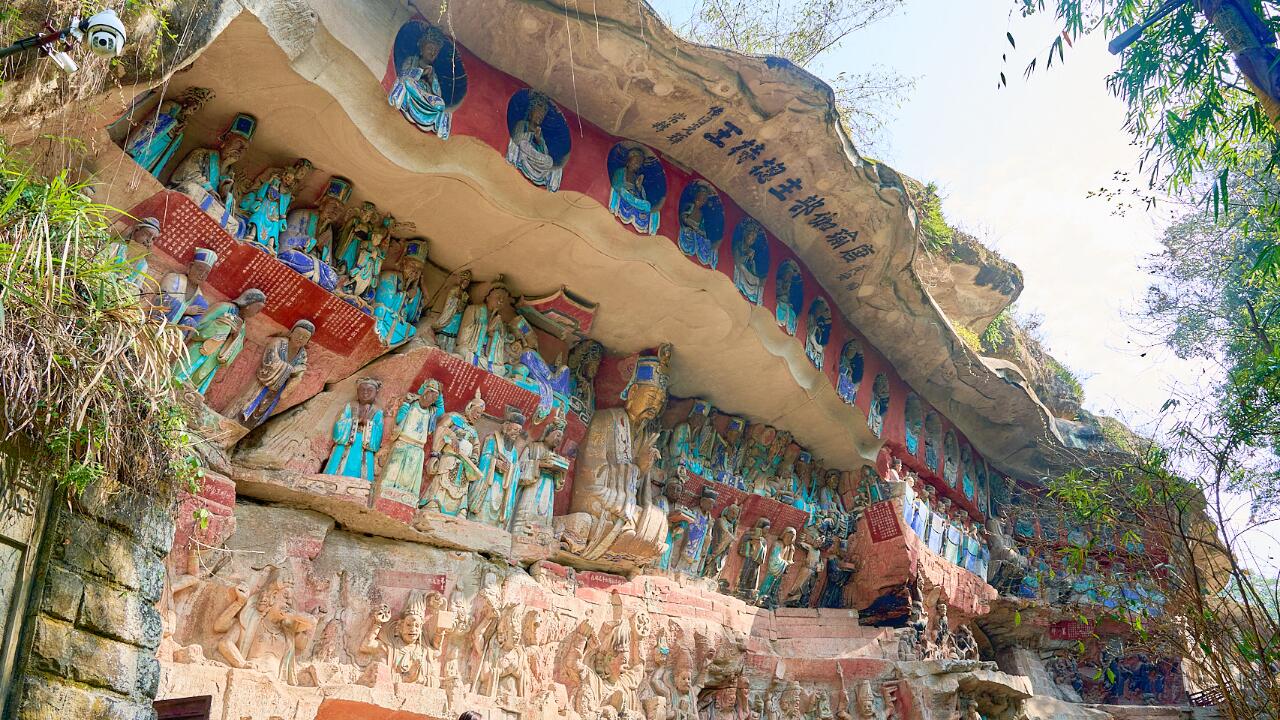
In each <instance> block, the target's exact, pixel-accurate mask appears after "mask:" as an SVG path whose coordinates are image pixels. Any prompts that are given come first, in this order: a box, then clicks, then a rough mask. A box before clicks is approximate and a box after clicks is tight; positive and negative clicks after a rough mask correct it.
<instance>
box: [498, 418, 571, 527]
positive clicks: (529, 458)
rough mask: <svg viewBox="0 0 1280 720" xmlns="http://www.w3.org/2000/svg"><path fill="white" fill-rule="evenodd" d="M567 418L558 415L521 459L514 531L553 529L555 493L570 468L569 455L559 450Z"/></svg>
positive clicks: (513, 518) (513, 522) (513, 521)
mask: <svg viewBox="0 0 1280 720" xmlns="http://www.w3.org/2000/svg"><path fill="white" fill-rule="evenodd" d="M564 428H565V420H564V417H563V416H560V415H556V416H554V417H552V418H551V422H550V423H549V424H548V425H547V428H546V430H544V431H543V434H542V439H541V440H539V441H537V442H535V443H532V444H531V445H530V446H529V448H528V450H527V451H526V453H525V456H524V459H523V462H522V463H521V465H522V467H521V473H520V486H519V488H518V496H517V499H516V509H515V514H514V515H513V516H512V518H511V531H512V532H517V533H522V534H525V535H534V534H538V533H549V532H551V529H552V510H553V509H554V504H555V494H556V492H557V491H558V490H560V489H561V488H562V487H563V486H564V480H565V474H566V473H567V472H568V469H569V461H568V459H567V458H565V457H563V456H561V455H559V454H558V453H557V452H556V450H557V448H559V446H560V441H561V439H562V438H563V437H564Z"/></svg>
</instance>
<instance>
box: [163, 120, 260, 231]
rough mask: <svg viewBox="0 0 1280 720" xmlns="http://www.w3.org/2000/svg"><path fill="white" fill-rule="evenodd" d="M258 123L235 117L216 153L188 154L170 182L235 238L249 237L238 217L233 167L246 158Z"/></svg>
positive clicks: (207, 150)
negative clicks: (246, 152) (246, 151)
mask: <svg viewBox="0 0 1280 720" xmlns="http://www.w3.org/2000/svg"><path fill="white" fill-rule="evenodd" d="M257 122H258V121H257V120H256V119H254V117H253V116H252V115H245V114H243V113H241V114H239V115H236V117H235V119H234V120H232V122H231V127H230V129H228V130H227V132H226V133H225V134H224V135H223V136H222V143H221V144H220V145H219V146H218V148H217V149H213V148H201V149H198V150H192V151H191V152H190V153H187V156H186V157H185V158H183V159H182V162H180V163H178V166H177V167H176V168H174V169H173V175H172V177H170V178H169V184H170V186H171V187H173V188H174V189H175V190H177V191H178V192H180V193H182V194H184V195H186V196H187V197H189V198H191V199H192V201H194V202H195V204H196V205H198V206H199V207H200V210H202V211H203V212H204V213H205V214H206V215H208V216H209V217H211V218H213V220H214V222H216V223H218V226H219V227H221V228H222V229H223V230H226V231H227V233H229V234H230V235H231V236H232V237H234V238H243V237H246V236H247V234H248V225H247V223H246V222H245V220H244V218H242V217H240V216H239V215H237V214H236V213H235V209H236V198H235V171H234V167H233V166H234V165H235V164H236V163H237V162H239V160H240V158H242V157H244V153H245V150H247V149H248V147H249V140H250V138H252V137H253V133H254V130H255V129H256V128H257Z"/></svg>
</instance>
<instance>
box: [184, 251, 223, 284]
mask: <svg viewBox="0 0 1280 720" xmlns="http://www.w3.org/2000/svg"><path fill="white" fill-rule="evenodd" d="M217 262H218V254H217V253H216V252H214V251H212V250H210V249H208V248H196V251H195V256H194V257H193V258H192V260H191V264H190V265H189V266H187V279H188V280H190V281H191V282H193V283H195V284H196V285H197V286H198V285H200V284H201V283H203V282H204V281H205V280H207V279H208V278H209V271H210V270H213V266H214V265H215V264H216V263H217Z"/></svg>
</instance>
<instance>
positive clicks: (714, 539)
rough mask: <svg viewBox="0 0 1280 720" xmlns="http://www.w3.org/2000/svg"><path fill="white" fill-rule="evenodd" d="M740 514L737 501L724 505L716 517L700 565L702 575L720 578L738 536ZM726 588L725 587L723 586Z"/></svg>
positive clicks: (715, 578) (740, 507) (714, 578)
mask: <svg viewBox="0 0 1280 720" xmlns="http://www.w3.org/2000/svg"><path fill="white" fill-rule="evenodd" d="M741 516H742V506H741V505H739V504H738V503H733V504H730V505H726V506H725V507H724V509H723V510H721V511H720V516H719V517H717V518H716V522H715V526H714V527H713V528H712V530H711V539H710V542H709V544H708V546H707V553H706V560H705V562H704V563H703V566H702V576H703V577H706V578H711V579H713V580H721V579H722V578H721V577H720V574H721V573H723V572H724V566H725V563H726V562H727V561H728V559H729V553H731V552H733V543H734V541H735V540H736V539H737V537H738V519H739V518H740V517H741ZM725 589H727V587H726V588H725Z"/></svg>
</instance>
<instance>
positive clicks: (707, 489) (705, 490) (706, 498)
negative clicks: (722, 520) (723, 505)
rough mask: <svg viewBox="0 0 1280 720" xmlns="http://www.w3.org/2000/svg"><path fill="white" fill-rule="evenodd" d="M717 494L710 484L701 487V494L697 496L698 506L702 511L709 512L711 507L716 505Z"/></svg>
mask: <svg viewBox="0 0 1280 720" xmlns="http://www.w3.org/2000/svg"><path fill="white" fill-rule="evenodd" d="M718 497H719V494H718V493H717V492H716V491H715V490H713V489H712V488H711V486H710V485H704V486H703V487H702V494H701V496H699V497H698V507H699V508H700V509H701V510H702V512H707V513H709V512H711V508H713V507H715V506H716V499H717V498H718Z"/></svg>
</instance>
